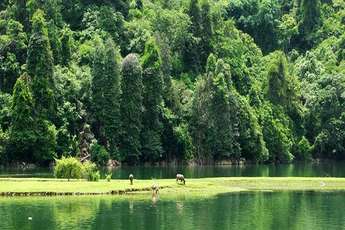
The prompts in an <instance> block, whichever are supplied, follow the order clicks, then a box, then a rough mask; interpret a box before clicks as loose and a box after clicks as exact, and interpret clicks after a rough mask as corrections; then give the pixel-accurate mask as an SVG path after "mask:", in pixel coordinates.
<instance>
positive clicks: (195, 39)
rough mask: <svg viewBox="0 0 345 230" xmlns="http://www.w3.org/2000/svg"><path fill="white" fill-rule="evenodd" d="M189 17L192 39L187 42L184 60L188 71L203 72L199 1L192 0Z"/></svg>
mask: <svg viewBox="0 0 345 230" xmlns="http://www.w3.org/2000/svg"><path fill="white" fill-rule="evenodd" d="M187 13H188V15H189V17H190V20H191V25H190V32H191V33H192V35H193V36H192V37H191V38H190V39H188V40H187V41H186V44H185V49H184V54H183V59H184V64H185V68H186V70H188V71H189V70H192V71H194V72H199V71H200V70H201V63H200V53H199V52H200V49H199V44H200V37H201V35H202V28H201V12H200V6H199V3H198V0H191V1H190V4H189V8H188V12H187Z"/></svg>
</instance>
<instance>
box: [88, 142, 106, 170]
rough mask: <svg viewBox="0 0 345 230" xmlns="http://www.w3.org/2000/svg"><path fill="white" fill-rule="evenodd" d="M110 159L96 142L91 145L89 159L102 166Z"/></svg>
mask: <svg viewBox="0 0 345 230" xmlns="http://www.w3.org/2000/svg"><path fill="white" fill-rule="evenodd" d="M109 159H110V155H109V153H108V151H107V150H106V149H105V148H104V147H103V146H102V145H99V144H97V143H95V144H93V145H92V146H91V160H92V161H93V162H96V163H97V164H98V165H101V166H104V165H106V164H107V162H108V160H109Z"/></svg>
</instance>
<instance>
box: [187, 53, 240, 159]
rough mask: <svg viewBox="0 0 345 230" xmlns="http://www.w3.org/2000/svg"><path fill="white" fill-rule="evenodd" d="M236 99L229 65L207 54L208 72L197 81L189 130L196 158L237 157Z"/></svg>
mask: <svg viewBox="0 0 345 230" xmlns="http://www.w3.org/2000/svg"><path fill="white" fill-rule="evenodd" d="M236 103H237V101H236V98H235V97H234V96H233V94H232V92H231V76H230V68H229V66H228V65H226V64H225V63H224V62H223V61H222V60H218V61H216V58H215V57H214V56H213V55H210V57H209V58H208V62H207V75H206V76H205V77H204V78H203V79H201V80H199V82H198V85H197V88H196V92H195V96H194V99H193V106H192V118H191V133H192V136H193V140H194V145H195V147H196V150H197V157H198V158H201V159H202V158H210V157H213V158H215V159H223V158H230V157H234V158H239V157H240V156H239V145H238V143H237V142H236V140H235V138H236V136H237V135H238V120H237V112H236V107H237V105H236Z"/></svg>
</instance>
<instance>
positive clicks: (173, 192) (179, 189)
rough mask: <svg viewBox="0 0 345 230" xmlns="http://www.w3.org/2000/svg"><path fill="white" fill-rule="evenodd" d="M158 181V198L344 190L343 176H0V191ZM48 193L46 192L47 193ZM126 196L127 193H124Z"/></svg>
mask: <svg viewBox="0 0 345 230" xmlns="http://www.w3.org/2000/svg"><path fill="white" fill-rule="evenodd" d="M153 184H158V185H159V186H160V187H161V189H160V191H159V194H160V196H162V197H184V196H188V197H190V196H194V197H209V196H213V195H217V194H221V193H229V192H241V191H345V178H329V177H327V178H314V177H312V178H308V177H219V178H200V179H187V180H186V185H181V184H177V183H176V181H175V180H174V179H157V180H135V181H134V185H130V184H129V180H111V181H110V182H108V181H106V180H101V181H99V182H88V181H84V180H71V181H67V180H61V179H43V178H1V179H0V194H1V195H3V196H11V195H12V196H15V195H23V196H24V195H25V196H30V195H36V196H37V195H43V196H44V193H50V195H105V194H111V193H113V194H127V195H128V194H131V196H132V195H133V194H135V195H136V197H140V196H145V195H146V196H147V194H148V193H151V191H150V190H151V186H152V185H153ZM48 195H49V194H48ZM126 197H127V196H126Z"/></svg>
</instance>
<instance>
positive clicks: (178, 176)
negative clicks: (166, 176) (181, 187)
mask: <svg viewBox="0 0 345 230" xmlns="http://www.w3.org/2000/svg"><path fill="white" fill-rule="evenodd" d="M176 182H177V183H178V182H183V184H186V180H185V179H184V176H183V174H176Z"/></svg>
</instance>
